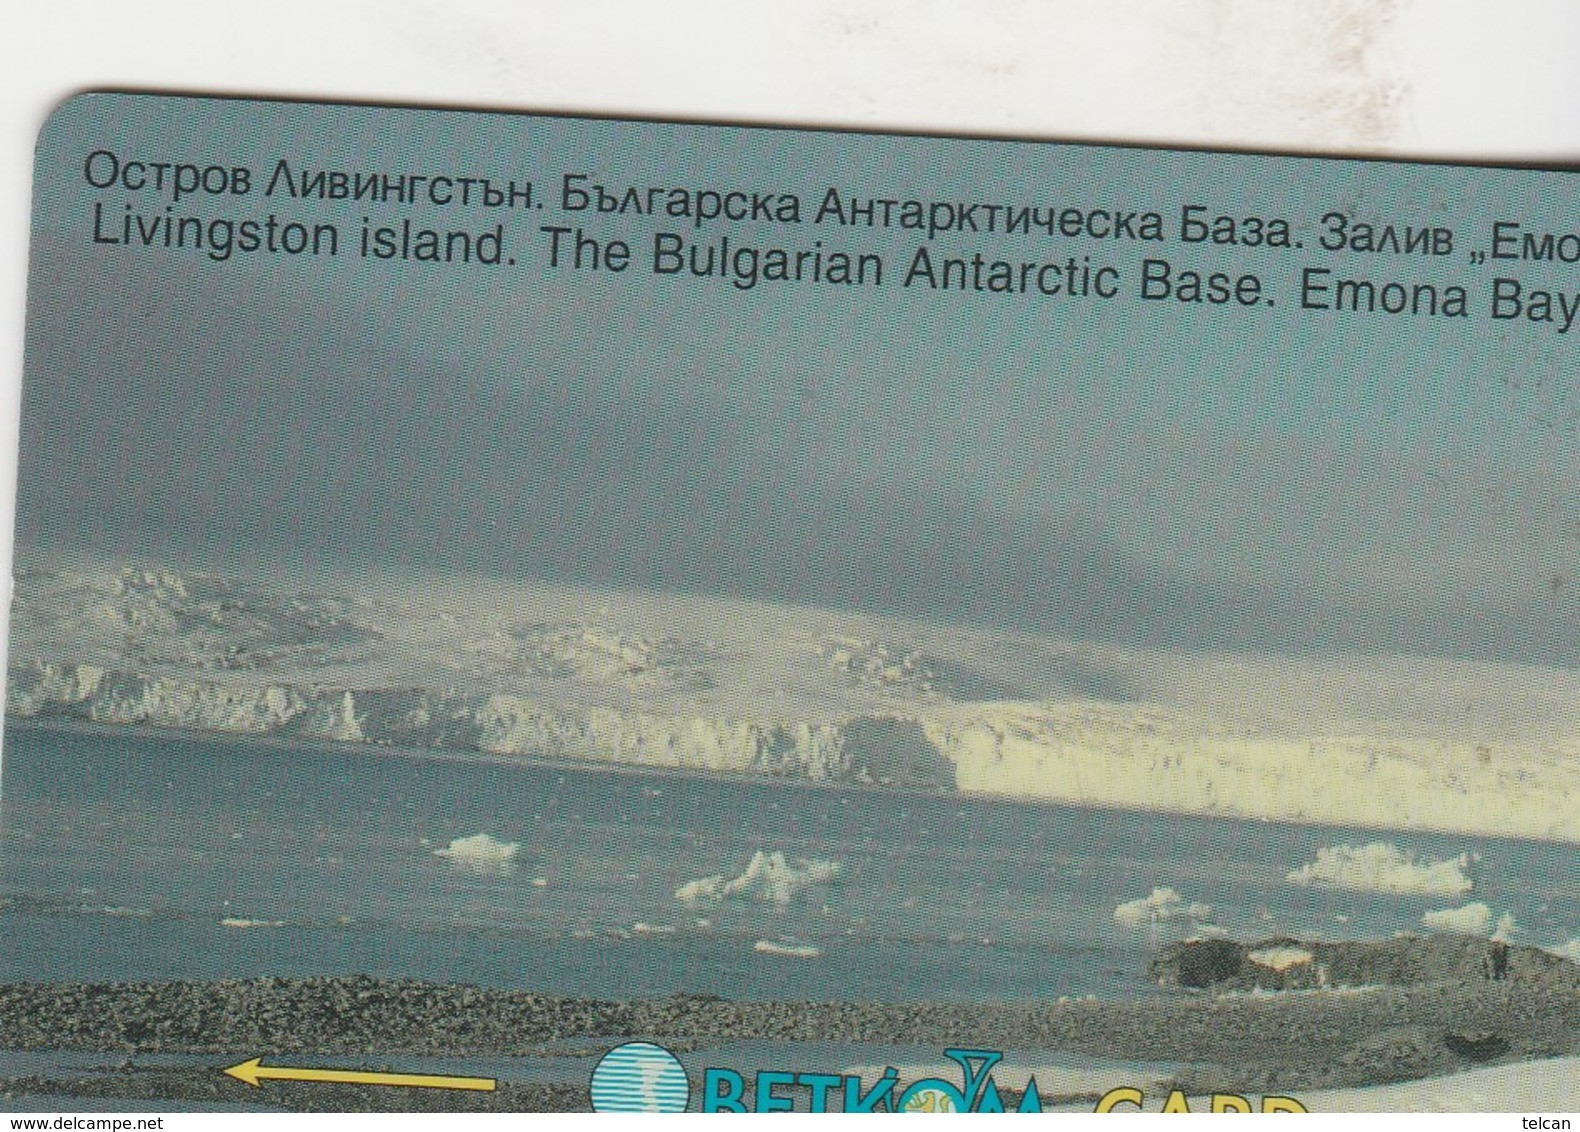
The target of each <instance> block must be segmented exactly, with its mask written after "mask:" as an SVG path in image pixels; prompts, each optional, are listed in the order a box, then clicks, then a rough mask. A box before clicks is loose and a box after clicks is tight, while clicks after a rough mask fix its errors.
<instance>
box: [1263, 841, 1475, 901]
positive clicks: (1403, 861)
mask: <svg viewBox="0 0 1580 1132" xmlns="http://www.w3.org/2000/svg"><path fill="white" fill-rule="evenodd" d="M1474 860H1475V858H1474V857H1473V856H1472V855H1471V854H1469V853H1461V854H1460V855H1459V856H1457V857H1454V858H1451V859H1449V860H1447V861H1420V862H1418V861H1416V859H1415V858H1414V856H1412V855H1411V854H1409V853H1406V852H1404V851H1402V850H1401V849H1400V848H1399V847H1398V846H1397V845H1393V844H1390V843H1389V842H1386V841H1374V842H1372V843H1371V844H1370V845H1363V846H1360V847H1359V848H1357V847H1355V846H1351V845H1333V846H1329V847H1327V848H1324V849H1318V850H1317V859H1316V860H1315V861H1312V862H1309V863H1307V864H1304V865H1301V866H1300V867H1299V868H1298V869H1293V870H1291V871H1290V872H1289V874H1288V875H1287V877H1286V879H1287V880H1288V881H1289V883H1290V884H1298V885H1302V886H1305V887H1310V888H1340V889H1348V890H1351V891H1354V892H1378V893H1386V894H1389V895H1395V896H1463V895H1464V894H1465V893H1467V892H1469V891H1470V890H1471V888H1473V887H1474V882H1473V881H1472V880H1471V879H1470V878H1469V877H1468V876H1466V875H1465V870H1466V869H1468V868H1469V867H1470V866H1471V864H1472V863H1473V862H1474Z"/></svg>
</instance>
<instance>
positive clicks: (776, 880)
mask: <svg viewBox="0 0 1580 1132" xmlns="http://www.w3.org/2000/svg"><path fill="white" fill-rule="evenodd" d="M843 871H844V866H843V865H841V864H840V863H839V862H838V861H827V860H822V859H820V858H816V857H786V856H785V855H784V854H783V853H780V852H777V851H776V852H773V853H765V852H763V851H762V850H758V851H757V852H756V853H753V854H752V859H751V860H750V861H749V862H747V865H746V871H745V872H743V873H742V874H741V875H740V876H738V877H736V878H735V879H734V880H726V879H725V878H724V876H723V875H722V874H721V875H718V876H711V877H702V878H700V879H698V880H694V881H689V882H687V883H686V884H683V885H681V886H680V887H679V888H677V889H676V890H675V899H676V900H679V901H680V902H681V903H682V904H685V905H687V906H688V907H692V908H707V907H712V906H713V905H716V904H719V903H722V902H723V901H725V900H728V899H731V898H739V899H743V900H748V899H749V900H761V901H762V902H763V903H765V904H778V905H779V906H781V907H783V906H785V905H787V904H789V903H791V902H792V901H793V900H795V898H796V897H797V896H799V895H800V894H801V893H802V892H805V891H806V890H807V889H808V888H811V887H813V886H814V885H819V884H829V883H831V882H832V881H834V880H835V879H837V878H838V877H839V875H840V873H841V872H843Z"/></svg>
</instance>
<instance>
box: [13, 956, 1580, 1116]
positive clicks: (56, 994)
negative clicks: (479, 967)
mask: <svg viewBox="0 0 1580 1132" xmlns="http://www.w3.org/2000/svg"><path fill="white" fill-rule="evenodd" d="M1275 945H1276V946H1281V947H1285V948H1286V949H1294V950H1299V949H1301V948H1306V949H1309V948H1314V947H1318V946H1321V947H1324V948H1327V949H1329V950H1328V952H1327V953H1326V954H1327V957H1328V961H1329V962H1330V963H1334V962H1343V963H1349V964H1351V967H1352V968H1353V969H1355V970H1362V969H1364V965H1363V964H1362V961H1361V960H1360V959H1358V958H1356V956H1357V955H1358V954H1360V952H1357V951H1356V950H1355V949H1369V951H1367V952H1366V953H1367V954H1370V955H1372V956H1373V958H1372V960H1371V968H1370V969H1371V970H1372V972H1373V973H1377V974H1380V975H1382V976H1383V977H1382V978H1380V979H1379V980H1378V981H1377V982H1376V983H1374V984H1373V985H1368V986H1364V987H1345V986H1340V985H1332V984H1330V985H1328V986H1326V987H1317V986H1313V987H1311V988H1309V989H1287V990H1284V991H1283V992H1281V993H1268V992H1266V991H1265V990H1261V989H1257V987H1258V984H1257V983H1256V982H1255V980H1254V978H1253V979H1252V980H1251V981H1250V982H1247V981H1246V977H1245V971H1244V967H1245V966H1247V965H1249V966H1252V967H1255V966H1257V965H1258V964H1257V962H1256V961H1255V960H1250V959H1244V958H1243V956H1249V955H1250V954H1252V953H1253V952H1255V953H1259V954H1263V955H1265V954H1266V953H1268V952H1269V951H1270V949H1271V948H1272V947H1273V946H1275ZM1201 946H1202V945H1200V944H1186V945H1181V946H1180V947H1179V948H1176V949H1173V950H1171V951H1168V952H1165V953H1164V954H1163V955H1161V956H1160V957H1159V959H1158V963H1157V965H1156V966H1155V969H1154V973H1155V974H1158V976H1159V977H1160V978H1162V979H1163V980H1164V981H1169V972H1170V971H1171V970H1172V971H1174V972H1175V973H1176V975H1177V972H1178V969H1179V967H1180V964H1181V963H1182V962H1184V963H1185V964H1186V965H1187V966H1188V965H1189V964H1190V963H1193V962H1195V961H1196V959H1200V958H1201V957H1200V956H1196V957H1195V958H1191V957H1190V956H1191V951H1190V949H1193V948H1199V947H1201ZM1229 946H1231V947H1234V948H1239V949H1243V956H1242V959H1243V961H1242V962H1241V963H1240V964H1239V967H1240V969H1239V970H1238V971H1236V972H1234V973H1231V974H1229V975H1226V976H1225V977H1223V978H1220V979H1216V980H1213V981H1212V984H1211V985H1208V986H1206V987H1205V988H1204V989H1200V990H1194V991H1188V990H1180V991H1178V992H1176V993H1174V994H1170V995H1167V996H1164V997H1161V998H1155V999H1148V1000H1144V1001H1133V1002H1096V1001H1078V1002H1059V1003H1025V1004H1019V1003H1017V1004H995V1005H966V1004H940V1003H926V1004H881V1003H833V1002H829V1003H806V1002H729V1001H723V1000H719V999H714V998H710V997H707V996H695V995H679V996H674V997H670V998H664V999H654V1000H637V1001H598V1000H590V999H570V998H557V997H552V996H548V995H542V994H535V993H529V992H524V991H496V990H486V989H482V988H478V987H471V986H457V985H448V984H433V983H420V982H410V981H398V980H387V979H374V978H364V977H350V978H306V979H285V978H260V979H250V980H237V981H218V982H184V981H183V982H165V983H148V982H128V983H114V984H61V985H53V984H9V985H3V986H0V1034H4V1039H3V1044H4V1045H5V1046H6V1047H8V1048H11V1049H14V1050H77V1051H86V1050H92V1051H102V1052H123V1053H126V1054H127V1055H130V1056H132V1057H133V1058H135V1055H137V1054H143V1053H154V1052H161V1053H186V1054H212V1055H214V1059H215V1068H214V1069H210V1070H186V1069H158V1070H153V1069H144V1070H138V1071H136V1072H129V1073H127V1074H122V1075H119V1076H114V1077H99V1078H74V1079H70V1080H46V1079H43V1078H39V1077H37V1076H36V1075H35V1076H33V1077H29V1078H19V1077H6V1078H0V1092H5V1093H10V1094H17V1095H21V1094H29V1093H40V1092H47V1093H51V1094H56V1095H76V1096H84V1095H96V1096H110V1095H114V1096H125V1097H128V1098H130V1097H132V1096H141V1097H150V1098H151V1097H158V1098H163V1099H184V1100H187V1101H189V1102H191V1103H194V1104H198V1105H201V1104H203V1103H222V1102H234V1103H252V1104H268V1105H279V1106H282V1107H286V1108H314V1109H316V1108H343V1109H348V1110H356V1109H367V1108H386V1107H419V1108H456V1107H476V1106H482V1107H485V1108H500V1107H503V1108H519V1109H529V1110H530V1109H548V1108H553V1109H562V1108H566V1107H570V1108H578V1107H584V1106H585V1105H586V1103H587V1101H586V1090H585V1086H584V1085H580V1084H579V1083H578V1084H576V1085H575V1086H574V1087H569V1086H564V1085H557V1084H556V1085H520V1084H518V1085H508V1086H507V1085H504V1084H502V1085H501V1088H500V1090H499V1091H498V1092H497V1093H494V1094H490V1095H472V1096H466V1095H461V1094H441V1095H436V1094H435V1093H434V1092H433V1091H424V1090H406V1089H402V1090H387V1089H386V1090H379V1089H365V1088H364V1089H349V1090H348V1089H346V1088H344V1087H330V1086H322V1085H307V1084H300V1083H282V1082H273V1083H271V1084H270V1085H269V1087H268V1090H267V1093H266V1094H263V1095H260V1093H259V1092H257V1091H255V1090H251V1089H249V1088H248V1087H247V1086H246V1085H243V1084H240V1083H239V1082H233V1081H230V1080H229V1079H228V1078H224V1077H223V1075H222V1074H220V1073H219V1072H218V1071H217V1070H218V1069H219V1068H221V1067H223V1065H228V1064H232V1063H233V1062H234V1061H239V1060H242V1059H244V1058H246V1057H251V1056H256V1055H258V1054H260V1053H263V1054H267V1055H268V1056H269V1057H286V1056H289V1055H295V1056H302V1055H320V1056H338V1057H346V1056H355V1057H357V1058H359V1059H363V1060H368V1061H369V1062H370V1063H371V1062H378V1061H381V1060H384V1059H393V1058H398V1057H399V1056H401V1055H407V1056H440V1055H443V1056H449V1057H456V1056H466V1055H472V1056H479V1057H481V1056H489V1055H495V1056H531V1055H547V1056H553V1055H559V1056H563V1055H565V1054H567V1053H568V1052H575V1051H576V1050H578V1049H580V1050H582V1051H586V1050H587V1049H588V1048H589V1047H591V1048H592V1049H596V1048H598V1046H599V1045H601V1044H603V1043H607V1044H608V1045H610V1046H612V1045H615V1044H618V1043H619V1042H621V1041H625V1040H631V1039H638V1038H640V1039H645V1040H649V1041H655V1042H659V1043H662V1044H664V1045H666V1046H668V1047H669V1048H671V1049H673V1050H675V1051H677V1052H681V1053H684V1052H685V1051H686V1050H690V1049H697V1048H703V1047H707V1046H710V1045H716V1044H720V1043H723V1042H731V1041H742V1040H760V1041H768V1042H773V1041H818V1042H825V1043H827V1042H836V1043H849V1044H851V1045H852V1046H859V1045H860V1044H862V1043H884V1044H905V1043H915V1044H920V1045H927V1046H936V1047H937V1048H938V1049H939V1050H940V1051H941V1050H942V1049H943V1048H944V1047H946V1046H949V1045H964V1046H976V1047H987V1048H999V1049H1015V1048H1021V1049H1044V1050H1057V1051H1064V1052H1068V1053H1072V1054H1085V1055H1090V1056H1096V1057H1105V1058H1114V1059H1120V1060H1135V1061H1161V1062H1168V1063H1172V1064H1177V1065H1180V1066H1181V1067H1182V1069H1181V1071H1180V1072H1179V1074H1178V1075H1177V1079H1176V1083H1178V1084H1180V1085H1182V1086H1184V1087H1186V1088H1187V1089H1188V1090H1189V1091H1191V1092H1193V1093H1204V1092H1211V1091H1215V1090H1220V1089H1221V1090H1226V1091H1235V1092H1242V1093H1243V1092H1255V1091H1271V1090H1277V1091H1281V1092H1286V1093H1287V1092H1291V1091H1298V1090H1302V1089H1306V1090H1309V1089H1317V1088H1333V1087H1354V1086H1364V1085H1373V1084H1383V1083H1388V1082H1394V1081H1403V1080H1410V1079H1414V1078H1419V1077H1426V1076H1435V1075H1439V1074H1444V1073H1451V1072H1455V1071H1457V1070H1461V1069H1465V1068H1470V1067H1473V1066H1477V1065H1485V1064H1495V1063H1501V1062H1513V1061H1523V1060H1530V1059H1536V1058H1547V1057H1558V1056H1566V1055H1574V1054H1577V1053H1580V965H1576V964H1574V963H1571V962H1569V961H1567V960H1562V959H1558V958H1556V957H1552V956H1546V955H1545V954H1544V953H1541V952H1538V951H1536V950H1535V949H1532V948H1519V947H1508V948H1506V949H1505V950H1504V952H1503V954H1504V961H1503V965H1502V966H1501V967H1494V966H1493V965H1492V962H1491V960H1490V958H1489V959H1488V962H1487V963H1485V964H1483V962H1482V960H1483V958H1487V957H1490V956H1492V955H1494V954H1497V951H1496V947H1501V946H1503V945H1493V944H1490V943H1489V942H1488V941H1486V940H1474V939H1470V938H1469V937H1435V938H1429V939H1421V940H1412V941H1405V942H1399V941H1390V942H1389V943H1384V944H1327V945H1301V944H1299V943H1298V942H1297V941H1264V943H1262V944H1231V945H1229ZM1333 949H1339V950H1336V951H1335V950H1333ZM1216 951H1217V952H1220V953H1221V952H1222V951H1223V949H1222V947H1217V948H1216ZM1217 962H1218V963H1219V967H1218V968H1217V969H1219V970H1228V969H1229V968H1230V967H1233V966H1234V964H1233V963H1232V962H1228V961H1227V960H1226V958H1225V955H1224V954H1218V955H1217ZM1293 966H1303V964H1301V963H1296V964H1294V965H1293ZM1347 969H1349V968H1347ZM1330 970H1331V968H1330ZM1422 975H1425V976H1427V977H1426V978H1424V979H1422V978H1420V977H1419V976H1422ZM1174 981H1176V982H1177V981H1179V980H1178V979H1177V977H1176V978H1175V980H1174ZM227 1059H229V1060H227ZM106 1090H109V1091H106ZM127 1090H132V1091H130V1092H128V1091H127ZM137 1090H141V1091H137Z"/></svg>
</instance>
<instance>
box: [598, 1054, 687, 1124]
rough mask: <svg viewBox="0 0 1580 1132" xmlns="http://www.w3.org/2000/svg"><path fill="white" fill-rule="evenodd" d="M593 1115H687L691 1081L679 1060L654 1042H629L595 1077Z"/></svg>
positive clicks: (603, 1060)
mask: <svg viewBox="0 0 1580 1132" xmlns="http://www.w3.org/2000/svg"><path fill="white" fill-rule="evenodd" d="M591 1090H592V1106H593V1111H594V1112H685V1111H686V1101H687V1100H689V1099H690V1097H691V1081H690V1080H689V1079H688V1078H687V1077H686V1070H685V1067H684V1066H682V1065H681V1064H680V1059H679V1058H677V1057H676V1056H675V1055H674V1054H672V1053H670V1052H669V1051H668V1050H667V1049H665V1048H664V1047H663V1046H657V1045H654V1044H653V1043H652V1042H626V1043H625V1045H623V1046H616V1047H615V1048H614V1049H612V1050H610V1051H609V1052H608V1053H606V1054H604V1055H603V1057H602V1058H601V1059H600V1060H599V1062H598V1067H597V1068H596V1069H594V1070H593V1074H592V1084H591Z"/></svg>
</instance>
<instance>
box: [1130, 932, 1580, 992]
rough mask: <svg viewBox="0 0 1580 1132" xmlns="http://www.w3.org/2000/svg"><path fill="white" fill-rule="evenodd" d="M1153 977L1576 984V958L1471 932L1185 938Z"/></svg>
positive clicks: (1265, 986)
mask: <svg viewBox="0 0 1580 1132" xmlns="http://www.w3.org/2000/svg"><path fill="white" fill-rule="evenodd" d="M1151 974H1152V977H1153V979H1155V980H1156V981H1157V982H1159V983H1161V984H1163V985H1164V986H1178V987H1186V988H1190V989H1197V990H1202V989H1208V988H1211V989H1214V990H1220V991H1229V990H1252V989H1261V990H1302V989H1314V988H1322V987H1366V986H1426V985H1430V984H1434V983H1455V984H1461V985H1463V984H1473V983H1485V982H1492V983H1496V982H1502V981H1505V980H1517V981H1521V982H1544V983H1550V984H1551V985H1552V986H1553V988H1554V989H1555V990H1564V991H1566V992H1568V993H1576V992H1577V991H1580V965H1577V964H1575V963H1572V962H1570V961H1569V960H1567V959H1563V958H1560V957H1559V956H1556V955H1552V954H1550V953H1549V952H1546V951H1542V950H1540V949H1539V948H1535V947H1521V946H1518V945H1514V944H1508V943H1503V942H1500V941H1497V940H1490V939H1484V938H1481V937H1479V936H1468V935H1432V936H1398V937H1396V938H1394V939H1388V940H1360V941H1348V942H1343V943H1313V942H1305V941H1302V940H1296V939H1289V938H1277V939H1267V940H1262V941H1260V942H1258V943H1235V942H1232V941H1230V940H1224V939H1209V940H1187V941H1186V942H1184V943H1177V944H1174V945H1172V946H1170V947H1168V948H1166V949H1165V950H1164V951H1163V953H1162V954H1160V955H1159V956H1158V957H1157V958H1156V959H1155V960H1153V962H1152V968H1151Z"/></svg>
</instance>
